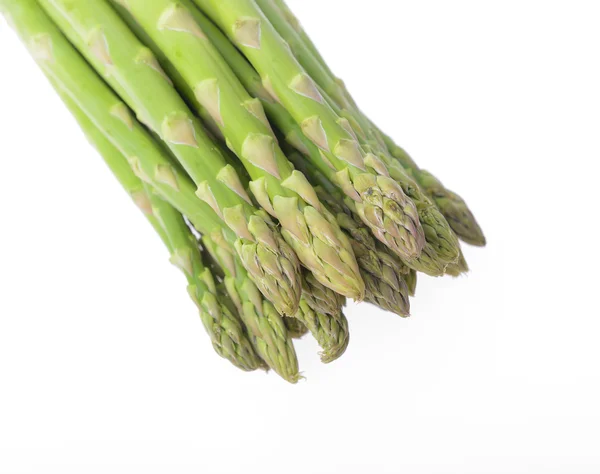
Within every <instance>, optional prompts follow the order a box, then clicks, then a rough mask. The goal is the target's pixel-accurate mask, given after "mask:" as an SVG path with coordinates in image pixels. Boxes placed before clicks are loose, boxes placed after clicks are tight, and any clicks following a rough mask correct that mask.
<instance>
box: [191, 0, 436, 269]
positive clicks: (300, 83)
mask: <svg viewBox="0 0 600 474" xmlns="http://www.w3.org/2000/svg"><path fill="white" fill-rule="evenodd" d="M195 3H196V4H197V5H198V6H199V7H200V8H201V9H202V10H203V11H204V12H205V13H206V14H207V15H208V16H210V17H211V18H212V19H213V21H215V22H216V23H217V24H218V25H219V26H220V27H221V29H222V30H223V31H224V32H225V33H226V34H227V35H228V36H229V37H230V39H231V40H232V42H233V43H234V44H235V45H236V46H238V47H239V48H240V50H241V51H242V52H243V53H244V55H245V56H246V57H247V58H248V59H249V61H250V62H251V63H252V64H253V65H254V67H255V68H256V70H257V71H258V72H259V74H260V75H261V77H262V80H263V84H264V85H265V87H267V89H269V90H271V91H272V93H273V97H274V98H275V99H276V100H278V101H281V103H282V104H283V105H284V106H285V107H286V108H287V109H288V111H289V112H290V113H291V115H292V116H293V117H294V119H295V120H296V122H297V123H298V124H300V125H301V127H302V129H303V131H304V133H305V135H307V136H308V137H309V138H310V139H311V140H312V141H313V142H314V143H315V144H316V145H317V146H318V147H319V148H320V151H321V160H322V161H323V162H324V163H326V164H327V165H328V166H331V167H332V168H333V169H334V170H335V172H336V173H335V177H336V181H335V182H336V185H338V186H339V187H340V188H341V189H342V190H343V191H344V192H345V193H346V194H347V195H348V196H349V197H350V198H352V199H353V200H355V201H356V208H357V210H358V212H359V213H360V215H361V217H362V219H363V220H364V222H365V223H366V224H367V225H368V226H369V227H371V229H372V230H373V232H374V233H375V235H376V236H377V238H379V239H380V240H382V241H383V242H384V243H386V245H388V246H389V247H390V248H392V249H393V250H394V251H395V252H397V253H398V254H399V255H401V256H403V257H405V258H408V259H412V258H416V257H418V256H419V254H420V253H421V250H422V248H423V246H424V240H425V239H424V233H423V229H422V228H421V225H420V223H419V219H418V215H417V211H416V208H415V206H414V204H413V203H412V201H410V199H408V198H407V197H406V195H405V194H404V192H403V191H402V189H401V188H400V187H399V186H398V184H397V183H395V182H394V181H393V180H392V179H391V178H390V177H389V176H388V172H387V169H386V167H385V165H384V164H382V163H381V161H380V160H379V159H378V158H377V157H376V156H374V155H373V154H371V153H365V152H364V150H362V149H361V147H360V145H359V143H358V141H357V139H356V136H355V135H354V131H353V130H351V129H349V128H348V127H347V126H346V127H345V125H347V122H346V121H343V120H342V119H341V118H340V117H339V116H337V115H336V114H335V112H334V111H333V110H332V109H331V107H330V106H329V105H328V104H327V103H326V101H325V100H324V98H323V96H322V95H321V94H320V92H319V90H318V89H317V87H316V85H315V84H314V82H313V81H312V79H311V78H310V77H309V76H308V75H307V74H306V72H305V71H304V69H303V68H302V67H301V66H300V64H298V62H297V61H296V59H295V57H294V56H293V54H292V52H291V51H290V50H289V49H288V48H287V47H286V44H285V42H284V41H283V40H282V39H281V37H279V35H278V34H277V32H276V31H275V30H274V28H273V27H272V25H271V24H270V23H269V22H268V20H267V19H266V18H265V16H264V15H263V14H262V12H261V11H260V9H259V8H258V7H257V6H256V4H255V3H254V2H253V0H226V1H223V0H195Z"/></svg>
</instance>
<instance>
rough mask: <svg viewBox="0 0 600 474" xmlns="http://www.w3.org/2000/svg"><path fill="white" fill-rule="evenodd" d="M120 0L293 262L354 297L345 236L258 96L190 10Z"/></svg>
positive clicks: (164, 2) (356, 287) (165, 0)
mask: <svg viewBox="0 0 600 474" xmlns="http://www.w3.org/2000/svg"><path fill="white" fill-rule="evenodd" d="M127 6H128V9H129V12H130V13H131V14H132V16H133V17H134V18H135V19H136V20H137V21H138V23H139V24H140V25H141V27H142V28H143V29H144V31H145V32H146V33H147V34H148V36H149V37H150V38H151V39H152V40H153V42H154V43H155V45H156V46H157V47H159V48H160V50H161V51H162V53H163V54H164V55H165V56H166V57H167V59H168V60H169V61H170V63H171V64H172V65H173V66H174V67H175V68H176V69H177V71H178V72H179V74H180V75H181V77H183V79H184V80H185V82H186V83H187V86H188V89H192V90H193V92H194V95H195V97H196V99H197V102H198V103H199V104H200V105H201V106H202V108H204V109H206V110H207V111H208V112H209V113H210V115H211V116H212V118H213V120H214V122H215V123H216V124H217V125H218V127H219V129H220V131H221V133H222V134H223V136H224V137H225V138H226V140H227V144H228V146H229V148H230V149H231V150H232V151H234V152H235V154H236V155H237V156H238V157H239V158H240V160H242V162H243V163H244V166H245V167H246V169H247V170H248V173H249V174H250V176H251V178H252V179H253V181H252V183H251V189H252V192H253V194H254V196H255V197H256V199H257V201H258V202H259V203H260V204H261V206H262V207H263V208H264V209H266V210H267V211H268V212H269V213H270V214H271V215H272V216H274V217H276V218H277V219H278V220H279V221H280V223H281V225H282V235H283V236H284V238H285V239H286V241H287V242H288V243H289V244H290V246H291V247H292V248H293V249H294V250H295V251H296V253H297V254H298V256H299V258H300V260H301V262H302V263H303V264H304V265H305V266H306V267H308V268H309V269H310V270H311V271H312V272H313V273H314V274H315V276H316V277H317V278H319V280H320V281H321V282H322V283H323V284H325V285H327V286H328V287H330V288H332V289H334V290H335V291H338V292H339V293H342V294H344V295H347V296H349V297H352V298H355V299H359V300H360V299H362V298H363V293H364V284H363V282H362V280H361V279H360V275H359V271H358V267H357V265H356V261H355V258H354V255H353V253H352V248H351V246H350V243H349V242H348V241H347V239H346V237H345V235H344V234H343V233H342V232H341V230H340V229H339V228H338V226H337V223H336V222H335V219H334V218H333V216H331V215H329V214H328V213H327V212H326V211H325V210H324V209H323V208H322V206H321V203H320V202H319V200H318V199H317V197H316V194H315V193H314V190H313V189H312V187H311V186H310V184H309V183H308V181H307V180H306V178H305V177H304V176H303V175H302V174H301V173H299V172H296V171H294V169H293V167H292V166H291V165H290V164H289V162H288V161H287V159H286V157H285V155H284V154H283V153H282V152H281V150H280V149H279V147H278V145H277V143H276V141H275V138H274V136H273V133H272V130H271V128H270V125H269V123H268V121H267V119H266V117H265V114H264V111H263V109H262V106H261V104H260V101H259V100H257V99H252V97H251V96H250V95H249V94H248V93H247V91H246V90H245V89H244V87H243V86H242V85H241V84H240V83H239V80H238V79H237V78H236V76H235V75H234V74H233V72H232V71H231V70H230V69H229V67H228V66H227V64H226V63H225V61H224V60H223V58H221V57H220V54H219V53H218V51H217V50H216V49H215V48H214V47H213V46H212V45H211V44H210V42H208V41H207V40H206V37H205V35H204V32H203V31H202V30H201V29H200V27H199V26H198V24H197V23H196V22H195V20H194V18H193V16H192V15H191V13H190V11H189V10H188V9H187V8H185V6H183V5H181V4H180V3H173V2H171V1H170V0H155V1H153V2H151V3H148V2H145V1H142V0H128V2H127ZM190 58H194V60H193V61H192V60H190Z"/></svg>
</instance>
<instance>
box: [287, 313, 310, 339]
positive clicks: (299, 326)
mask: <svg viewBox="0 0 600 474" xmlns="http://www.w3.org/2000/svg"><path fill="white" fill-rule="evenodd" d="M284 322H285V327H286V328H287V330H288V334H289V335H290V337H291V338H292V339H301V338H303V337H304V336H306V334H308V328H307V327H306V326H305V325H304V323H303V322H302V321H300V320H299V319H296V318H285V319H284Z"/></svg>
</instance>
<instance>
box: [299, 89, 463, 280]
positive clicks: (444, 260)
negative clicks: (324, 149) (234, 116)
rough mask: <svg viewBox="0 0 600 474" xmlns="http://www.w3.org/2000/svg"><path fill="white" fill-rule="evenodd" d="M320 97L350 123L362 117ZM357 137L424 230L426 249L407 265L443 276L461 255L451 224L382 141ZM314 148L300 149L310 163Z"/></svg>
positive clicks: (430, 273) (324, 94)
mask: <svg viewBox="0 0 600 474" xmlns="http://www.w3.org/2000/svg"><path fill="white" fill-rule="evenodd" d="M321 95H322V96H323V97H324V98H325V100H326V101H327V103H328V104H330V106H331V108H332V109H333V110H334V111H336V113H338V114H339V115H340V116H344V117H347V118H348V119H351V120H356V119H360V117H361V115H362V114H361V113H360V111H358V110H357V111H356V112H351V111H349V110H342V109H340V107H339V106H338V105H337V104H336V103H335V101H334V100H333V99H331V98H330V97H329V95H328V94H327V93H326V92H324V91H321ZM359 127H360V125H359ZM361 130H362V129H361ZM370 133H372V134H373V133H374V132H373V131H372V130H371V131H370ZM358 136H359V142H360V143H361V144H362V145H363V147H364V148H365V149H366V150H369V151H370V152H371V153H373V154H375V155H377V156H378V157H379V158H380V159H381V161H382V162H384V163H385V164H386V165H387V166H388V172H389V175H390V177H391V178H393V179H394V180H395V181H396V182H397V183H398V184H399V185H400V186H401V187H402V190H403V191H404V193H405V194H406V195H407V196H408V197H409V198H410V199H411V200H412V201H413V203H414V204H415V206H416V208H417V211H418V214H419V219H420V221H421V225H422V226H423V229H424V231H425V247H424V248H423V252H422V254H421V256H419V257H418V258H416V259H411V260H407V263H408V264H409V265H410V266H412V267H413V268H415V269H416V270H419V271H422V272H424V273H427V274H429V275H432V276H441V275H443V274H444V271H445V268H446V267H447V266H448V265H450V264H454V263H456V261H457V260H458V258H459V252H460V249H459V243H458V239H457V238H456V235H455V234H454V232H453V231H452V229H451V227H450V225H449V224H448V222H447V221H446V219H445V218H444V216H443V215H442V214H441V213H440V211H439V210H438V208H437V207H436V205H435V204H433V203H432V202H431V200H430V199H429V198H428V197H427V196H425V195H424V193H423V192H422V191H421V189H420V187H419V186H418V185H417V183H416V182H415V181H414V180H413V179H412V178H411V177H410V176H409V175H408V174H407V172H406V170H405V169H404V168H403V167H402V165H401V164H400V163H398V162H396V161H394V160H393V159H392V158H391V156H390V155H389V152H388V151H387V148H386V147H385V144H384V143H383V141H381V142H380V141H379V140H375V139H368V138H366V136H363V135H358ZM299 141H302V142H304V141H305V140H302V139H300V140H299ZM314 148H315V147H314V146H312V147H311V146H310V145H308V144H304V148H303V149H304V151H306V150H308V151H309V153H308V155H309V157H310V159H311V161H312V162H315V161H316V157H315V154H316V150H314Z"/></svg>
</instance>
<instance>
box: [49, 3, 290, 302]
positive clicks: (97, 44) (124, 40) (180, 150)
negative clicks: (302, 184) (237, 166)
mask: <svg viewBox="0 0 600 474" xmlns="http://www.w3.org/2000/svg"><path fill="white" fill-rule="evenodd" d="M40 3H41V4H42V5H43V6H44V7H45V9H46V11H47V12H48V13H49V14H50V16H51V17H52V18H54V19H55V20H56V21H57V23H59V24H60V26H61V29H62V31H63V32H65V33H66V34H67V36H68V37H69V38H71V39H72V41H73V43H75V44H76V45H77V46H78V47H79V49H80V51H81V52H82V53H83V54H84V56H85V57H86V58H87V59H88V61H89V62H91V63H92V64H93V65H94V67H95V68H96V70H97V71H98V72H100V73H102V74H103V75H104V76H105V77H106V80H107V81H108V82H109V84H110V85H111V86H113V88H114V89H116V90H117V91H121V94H122V95H123V96H124V98H125V99H126V100H127V101H128V103H129V105H130V106H131V107H132V109H133V110H134V111H135V112H136V114H137V116H138V117H142V118H143V122H144V123H146V124H147V125H148V126H149V127H150V128H151V129H152V130H154V131H155V132H156V133H158V134H159V135H160V136H161V137H162V139H163V142H164V143H166V144H167V146H168V148H169V149H170V151H171V152H172V153H173V155H174V156H175V157H176V158H177V159H178V160H179V163H181V164H182V165H183V167H184V168H185V170H186V172H187V173H188V174H189V175H190V177H191V178H192V179H193V181H194V183H195V184H196V185H197V186H198V190H197V192H196V195H197V196H198V197H199V198H200V199H202V200H204V201H205V202H206V203H207V204H209V205H210V206H211V207H212V209H213V210H214V212H216V213H217V214H218V215H219V217H220V218H222V219H223V220H224V222H225V223H226V224H227V225H228V226H229V227H230V228H231V229H232V230H233V231H234V232H235V233H236V235H237V236H238V239H237V241H236V249H237V250H238V253H239V255H240V257H241V258H242V260H243V262H244V264H245V267H246V269H247V270H248V271H250V272H251V273H252V274H253V275H254V276H255V281H256V282H257V284H259V287H260V289H261V291H262V292H263V294H264V295H265V296H266V297H267V298H269V299H270V300H271V301H273V303H274V304H275V305H276V307H277V308H278V310H279V311H281V312H282V313H284V314H293V313H295V312H296V310H297V307H298V302H299V299H300V292H301V283H300V279H299V278H300V277H299V262H298V260H297V258H296V255H295V254H294V252H293V251H292V249H291V248H290V247H289V245H288V244H287V243H286V242H285V241H284V240H283V238H282V237H281V236H280V235H279V232H278V231H277V230H276V228H275V226H274V225H273V223H272V222H271V220H270V219H269V218H268V217H267V216H266V214H265V213H264V212H263V211H259V210H257V209H256V208H254V207H253V206H252V202H251V201H250V198H249V197H248V195H247V193H246V191H245V190H244V189H243V188H242V187H241V185H240V180H239V177H238V175H237V173H236V171H235V170H234V169H233V168H232V167H231V166H228V165H227V163H226V161H225V159H224V157H223V156H222V154H221V153H220V151H219V149H218V147H217V146H216V145H215V143H214V142H213V141H212V140H211V139H210V138H209V137H208V136H207V135H206V133H205V132H204V130H203V129H202V127H201V125H200V123H199V121H198V120H197V118H195V117H194V116H193V114H192V112H191V111H190V110H189V108H188V107H187V105H186V104H185V102H184V101H183V100H182V99H181V97H180V96H179V94H178V93H177V91H176V90H175V89H174V88H173V86H172V85H171V82H170V80H169V78H168V77H166V76H165V75H164V73H163V72H162V69H161V67H160V65H159V64H158V62H157V61H156V59H155V58H154V56H153V54H152V52H151V51H150V50H148V48H146V47H144V46H143V45H142V44H141V43H140V42H139V41H138V40H137V38H136V37H135V36H134V35H133V33H131V32H130V30H129V29H128V27H127V25H125V24H124V23H123V22H122V20H121V19H120V18H119V16H118V15H117V14H116V13H115V12H114V10H113V9H112V8H111V7H110V6H109V5H108V4H107V3H105V2H104V0H98V1H95V2H89V1H87V0H79V1H77V0H75V1H70V0H40ZM141 84H143V87H140V85H141Z"/></svg>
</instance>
